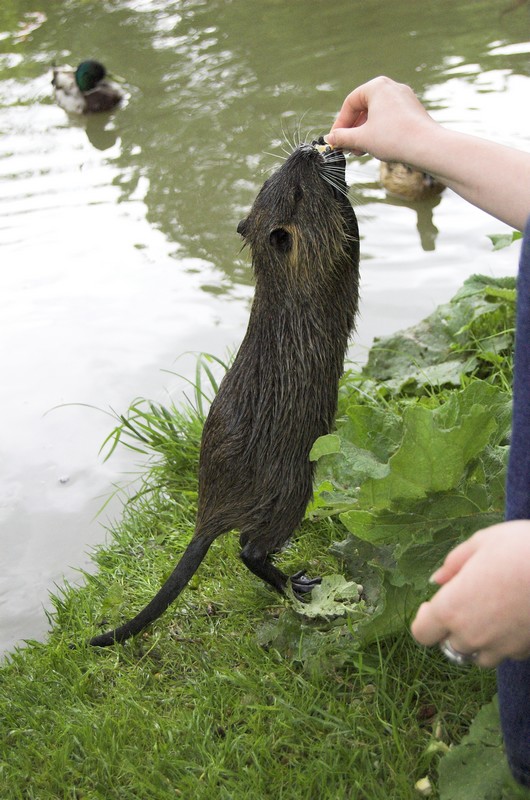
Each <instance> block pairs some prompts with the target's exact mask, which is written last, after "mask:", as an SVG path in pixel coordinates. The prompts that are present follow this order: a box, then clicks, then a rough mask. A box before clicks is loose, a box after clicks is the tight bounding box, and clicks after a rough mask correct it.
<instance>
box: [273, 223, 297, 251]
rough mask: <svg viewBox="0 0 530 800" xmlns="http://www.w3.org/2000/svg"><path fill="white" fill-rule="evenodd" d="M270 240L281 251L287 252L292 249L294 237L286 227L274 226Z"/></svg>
mask: <svg viewBox="0 0 530 800" xmlns="http://www.w3.org/2000/svg"><path fill="white" fill-rule="evenodd" d="M269 242H270V243H271V244H272V246H273V247H274V248H275V249H276V250H279V251H280V253H287V252H289V250H290V249H291V245H292V243H293V238H292V236H291V234H290V233H289V231H286V230H285V228H274V230H273V231H271V232H270V234H269Z"/></svg>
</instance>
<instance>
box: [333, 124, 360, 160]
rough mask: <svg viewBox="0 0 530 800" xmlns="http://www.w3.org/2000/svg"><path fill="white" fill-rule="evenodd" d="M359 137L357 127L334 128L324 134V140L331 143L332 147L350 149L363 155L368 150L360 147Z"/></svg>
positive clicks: (358, 154) (357, 154)
mask: <svg viewBox="0 0 530 800" xmlns="http://www.w3.org/2000/svg"><path fill="white" fill-rule="evenodd" d="M357 139H358V131H357V128H334V129H333V130H332V131H330V132H329V133H328V134H327V136H324V141H325V142H327V143H328V144H329V145H331V147H339V148H340V149H341V150H350V151H351V152H352V153H354V154H355V155H356V156H363V155H364V154H365V153H366V150H365V149H364V148H362V147H360V145H359V142H358V141H357Z"/></svg>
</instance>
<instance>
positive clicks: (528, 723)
mask: <svg viewBox="0 0 530 800" xmlns="http://www.w3.org/2000/svg"><path fill="white" fill-rule="evenodd" d="M506 519H507V520H510V519H530V218H529V219H528V222H527V224H526V230H525V235H524V240H523V248H522V251H521V260H520V262H519V275H518V278H517V323H516V331H515V370H514V383H513V422H512V440H511V446H510V459H509V462H508V478H507V484H506ZM528 625H529V626H530V619H529V620H528ZM497 682H498V690H499V704H500V713H501V724H502V730H503V734H504V745H505V748H506V756H507V758H508V763H509V765H510V769H511V771H512V773H513V775H514V777H515V779H516V780H517V781H519V783H521V784H522V785H523V786H529V787H530V659H527V660H526V661H511V660H507V661H503V663H502V664H500V665H499V667H498V670H497Z"/></svg>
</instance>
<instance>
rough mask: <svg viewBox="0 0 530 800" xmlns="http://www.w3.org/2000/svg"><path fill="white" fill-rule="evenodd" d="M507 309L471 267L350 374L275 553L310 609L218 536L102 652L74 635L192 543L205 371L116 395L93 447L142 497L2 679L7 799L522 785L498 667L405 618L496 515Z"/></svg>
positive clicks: (506, 284)
mask: <svg viewBox="0 0 530 800" xmlns="http://www.w3.org/2000/svg"><path fill="white" fill-rule="evenodd" d="M514 302H515V290H514V284H513V281H510V280H509V279H503V280H497V281H494V280H492V279H489V278H488V279H487V278H480V277H475V278H472V279H470V280H469V281H468V282H466V284H465V285H464V287H463V288H462V290H461V291H460V292H459V293H458V295H457V296H456V297H455V298H454V299H453V301H451V303H449V304H446V305H445V306H441V307H440V308H439V309H437V311H436V312H435V313H434V314H433V315H431V317H429V318H428V319H427V320H424V321H423V322H422V323H420V324H419V325H418V326H416V327H415V328H414V329H410V330H409V331H405V332H402V333H400V334H397V335H396V336H395V337H390V338H389V339H385V340H381V341H379V342H377V343H376V344H375V345H374V348H373V349H372V351H371V353H370V358H369V360H368V364H367V365H366V367H365V368H364V369H363V371H362V372H348V373H347V374H346V375H345V377H344V380H343V382H342V386H341V390H340V400H339V411H338V416H337V425H336V430H335V431H334V432H333V434H331V435H330V436H328V437H323V438H322V439H321V440H319V441H318V442H317V443H316V444H315V447H314V449H313V453H312V457H313V458H314V459H315V460H316V461H317V462H318V470H317V481H316V486H315V498H314V501H313V503H312V505H311V507H310V508H309V509H308V513H307V519H306V521H305V522H304V524H303V526H302V529H301V531H300V535H299V536H298V538H297V539H296V541H295V542H294V543H293V544H292V545H291V546H290V548H289V549H288V550H287V551H286V552H285V553H284V554H282V557H281V561H282V564H283V566H284V568H285V569H286V570H287V571H289V570H290V571H295V570H296V569H299V568H300V567H301V566H303V567H306V568H307V569H308V571H309V572H311V573H312V574H322V575H324V576H326V580H325V581H324V583H323V587H322V589H320V590H319V591H318V592H316V593H314V594H315V596H314V598H313V600H312V602H311V603H310V604H309V605H307V606H304V605H302V604H299V603H297V602H296V601H295V600H294V599H292V600H282V599H280V598H278V597H277V596H275V595H274V594H272V593H271V592H270V591H269V590H268V589H266V588H265V587H264V586H263V585H262V584H261V583H260V582H259V581H258V580H257V579H256V578H254V577H253V576H252V575H250V573H249V572H248V571H247V570H246V569H245V568H244V566H243V565H242V564H241V563H240V561H239V559H238V548H237V537H236V536H227V537H224V539H223V540H221V541H218V542H216V544H215V545H214V546H213V547H212V549H211V550H210V552H209V554H208V556H207V558H206V560H205V562H204V563H203V565H202V566H201V568H200V570H199V572H198V573H197V575H196V576H195V578H194V579H193V581H192V584H191V586H190V587H188V589H187V590H186V591H185V593H184V594H183V595H182V597H181V598H180V600H179V601H178V602H177V603H176V604H175V606H174V607H172V608H171V609H170V610H169V611H168V612H167V613H166V614H165V615H164V616H163V617H162V618H161V619H160V620H159V621H158V622H157V623H156V624H155V625H154V626H152V627H151V628H150V629H149V630H147V631H146V632H144V634H142V635H140V636H139V637H137V639H135V640H133V641H131V642H129V643H127V644H126V645H125V646H116V647H113V648H108V649H105V650H99V649H94V648H90V647H89V646H88V645H87V640H88V638H89V637H90V636H91V635H93V634H94V633H95V632H96V631H97V630H98V627H99V626H107V625H114V624H115V623H117V622H119V621H120V620H123V619H124V618H126V617H128V616H130V614H131V613H132V612H135V611H137V610H139V609H140V608H141V607H142V606H143V605H144V604H145V602H146V601H147V600H148V599H150V598H151V596H152V595H153V594H154V593H155V591H156V590H157V588H158V587H159V585H160V583H161V581H162V580H163V579H164V578H165V577H166V576H167V574H168V573H169V572H170V570H171V569H172V567H173V565H174V563H175V561H176V559H177V558H178V555H179V553H180V552H182V550H183V549H184V546H185V544H186V543H187V541H188V539H189V537H190V536H191V533H192V530H193V525H194V518H195V508H196V491H197V481H196V470H197V459H198V451H199V441H200V433H201V428H202V420H203V418H204V413H205V406H206V402H205V399H204V394H206V393H207V392H206V385H208V387H209V388H210V389H212V390H213V391H215V379H214V377H213V372H212V369H211V367H212V362H211V360H210V359H208V358H203V359H202V360H200V361H199V363H198V373H197V386H196V396H195V407H194V408H192V407H191V405H190V406H189V407H187V408H185V409H182V408H177V407H170V408H161V407H160V406H155V405H153V404H150V403H147V402H137V403H135V404H134V405H133V406H131V408H130V409H129V411H128V412H127V414H125V415H124V416H123V417H122V418H121V419H120V420H118V425H117V428H116V430H115V431H114V432H113V434H111V436H110V437H109V440H108V441H107V448H108V451H109V452H110V451H112V449H113V447H115V446H117V445H119V444H120V443H123V444H125V445H127V446H129V447H133V448H135V449H137V450H138V451H140V452H142V453H147V454H148V455H149V456H150V457H151V460H150V463H149V467H148V469H147V470H146V474H145V475H144V476H143V478H142V481H141V485H140V488H139V489H138V491H137V492H136V494H135V495H134V496H132V497H130V498H129V500H128V502H127V503H126V504H125V505H124V509H123V517H122V520H121V522H120V523H119V525H117V526H116V529H115V530H114V531H113V532H112V538H111V541H110V542H109V544H108V545H106V546H105V547H103V548H100V549H99V550H98V551H97V552H96V554H95V556H94V557H95V560H96V562H97V566H98V570H97V573H96V574H94V575H87V576H86V581H85V584H84V585H83V586H82V587H81V588H72V587H69V586H65V587H64V589H63V590H62V591H61V592H60V593H59V594H58V595H57V596H55V597H54V598H53V612H52V630H51V633H50V635H49V638H48V640H47V641H46V642H45V643H38V642H29V643H28V644H27V646H26V647H24V648H23V649H20V650H17V651H15V652H13V653H12V654H10V655H9V656H8V657H7V659H6V660H5V662H4V664H3V665H2V668H1V672H0V709H1V723H0V725H1V728H0V797H1V798H2V800H15V799H16V800H18V799H19V798H20V799H22V798H23V799H24V800H26V799H28V800H29V799H31V800H33V799H34V800H52V798H53V799H55V798H65V799H66V798H71V799H72V800H74V799H75V800H96V799H97V800H114V798H116V800H118V799H119V800H129V799H130V800H132V799H133V798H135V799H136V798H138V800H147V799H149V800H158V798H160V799H161V800H162V798H164V799H165V798H172V797H176V798H178V797H182V798H197V799H198V800H201V799H202V798H204V799H205V800H206V798H208V799H210V798H215V799H216V800H217V799H218V798H219V799H220V800H225V799H226V800H229V799H230V800H232V799H233V800H244V799H245V798H258V799H260V798H263V799H264V800H265V799H268V798H275V799H280V800H281V799H285V800H287V798H288V799H289V800H313V798H314V799H315V800H317V799H318V800H328V798H329V800H342V798H351V800H387V798H392V799H394V798H395V800H408V798H418V797H422V796H429V797H432V798H441V800H460V798H462V800H463V798H466V800H471V799H472V800H481V799H482V798H483V799H484V800H511V798H517V797H521V796H527V795H522V794H521V792H519V790H517V789H516V788H515V787H514V786H513V784H512V783H511V781H510V779H509V777H508V774H507V771H506V767H505V765H504V761H503V756H502V746H501V742H500V735H499V731H498V721H497V714H496V709H495V704H494V702H493V703H492V698H493V697H494V694H495V676H494V674H493V673H491V672H485V671H480V670H478V669H474V668H471V669H458V668H455V667H452V666H451V665H449V664H448V663H447V662H446V660H445V659H444V658H443V657H442V655H441V654H440V653H438V652H437V651H436V650H433V651H426V650H424V649H422V648H419V647H418V646H417V645H416V644H415V643H414V642H413V640H412V639H411V637H410V634H409V633H408V628H407V624H408V621H409V619H410V616H411V614H412V613H413V611H414V609H415V607H416V606H417V604H418V602H420V601H421V599H422V598H424V597H426V596H428V593H429V592H430V591H431V589H430V588H429V586H428V583H427V579H428V576H429V575H430V573H431V572H432V569H433V568H434V566H435V565H436V564H437V563H438V562H439V561H440V560H441V558H443V555H444V553H445V552H447V550H448V549H449V548H450V547H451V546H452V545H453V544H454V543H455V542H456V541H459V540H460V539H462V538H463V537H465V536H467V535H469V534H470V533H471V532H472V531H474V530H476V529H477V528H479V527H483V526H484V525H486V524H489V523H490V522H494V521H498V520H499V519H501V517H502V507H503V497H504V495H503V491H504V471H505V465H506V456H507V451H508V439H507V437H508V433H509V421H510V400H511V392H510V386H511V353H512V349H513V326H514V307H515V306H514ZM359 585H362V589H361V588H359ZM477 715H478V716H477ZM473 720H475V721H474V722H473ZM470 726H471V728H470Z"/></svg>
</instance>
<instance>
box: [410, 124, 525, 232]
mask: <svg viewBox="0 0 530 800" xmlns="http://www.w3.org/2000/svg"><path fill="white" fill-rule="evenodd" d="M430 133H431V135H430V136H429V139H428V141H427V142H425V143H423V144H419V145H417V146H416V153H415V154H414V155H415V157H414V158H411V159H410V162H411V165H412V166H415V167H418V168H419V169H422V170H423V171H424V172H428V173H429V174H430V175H433V176H434V177H436V178H438V179H439V180H441V181H442V183H445V184H446V185H447V186H449V187H450V188H451V189H453V190H454V191H455V192H457V193H458V194H459V195H460V196H461V197H463V198H464V199H465V200H468V201H469V202H470V203H473V205H475V206H478V208H481V209H482V210H483V211H486V212H487V213H488V214H491V215H492V216H494V217H496V218H497V219H500V220H502V221H503V222H505V223H507V224H508V225H511V226H512V227H514V228H517V229H518V230H523V229H524V226H525V223H526V220H527V218H528V216H529V215H530V153H526V152H523V151H520V150H515V149H513V148H511V147H505V146H504V145H501V144H497V143H495V142H490V141H488V140H486V139H481V138H478V137H476V136H468V135H467V134H464V133H457V132H455V131H450V130H447V129H446V128H442V127H441V126H438V125H437V126H436V127H435V128H434V130H433V129H431V132H430ZM411 155H413V154H412V153H411Z"/></svg>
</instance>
